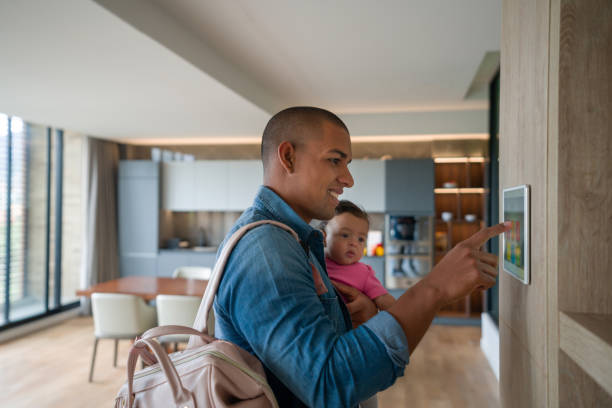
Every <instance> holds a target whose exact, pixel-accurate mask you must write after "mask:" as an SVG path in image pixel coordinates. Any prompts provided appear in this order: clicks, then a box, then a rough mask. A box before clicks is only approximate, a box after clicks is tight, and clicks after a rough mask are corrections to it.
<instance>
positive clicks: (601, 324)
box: [559, 313, 612, 395]
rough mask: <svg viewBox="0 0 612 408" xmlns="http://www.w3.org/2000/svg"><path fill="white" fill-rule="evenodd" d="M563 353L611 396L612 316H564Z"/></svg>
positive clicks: (562, 317)
mask: <svg viewBox="0 0 612 408" xmlns="http://www.w3.org/2000/svg"><path fill="white" fill-rule="evenodd" d="M559 343H560V345H561V350H562V351H563V352H565V354H567V355H568V356H569V357H570V358H571V359H572V360H574V362H575V363H576V364H577V365H578V366H579V367H580V368H582V370H583V371H584V372H586V373H587V374H588V375H590V376H591V377H592V378H593V379H594V380H595V382H597V383H598V384H599V386H601V387H602V388H603V389H604V390H606V391H607V392H608V393H609V394H610V395H612V315H596V314H589V313H561V318H560V339H559Z"/></svg>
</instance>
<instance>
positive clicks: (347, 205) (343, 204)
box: [335, 200, 370, 225]
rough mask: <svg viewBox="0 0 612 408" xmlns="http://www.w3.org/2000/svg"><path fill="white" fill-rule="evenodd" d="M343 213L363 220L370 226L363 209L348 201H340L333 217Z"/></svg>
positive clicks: (368, 218)
mask: <svg viewBox="0 0 612 408" xmlns="http://www.w3.org/2000/svg"><path fill="white" fill-rule="evenodd" d="M344 213H349V214H352V215H354V216H355V217H357V218H361V219H364V220H366V221H367V222H368V225H370V217H368V213H367V212H366V211H365V210H364V209H363V208H361V207H359V206H358V205H357V204H354V203H353V202H351V201H349V200H340V202H339V203H338V206H337V207H336V210H335V215H340V214H344Z"/></svg>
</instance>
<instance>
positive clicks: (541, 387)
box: [499, 0, 549, 407]
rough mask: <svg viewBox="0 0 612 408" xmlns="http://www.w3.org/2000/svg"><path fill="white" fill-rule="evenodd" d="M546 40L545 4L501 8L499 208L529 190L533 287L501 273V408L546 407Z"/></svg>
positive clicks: (523, 1)
mask: <svg viewBox="0 0 612 408" xmlns="http://www.w3.org/2000/svg"><path fill="white" fill-rule="evenodd" d="M548 35H549V1H548V0H537V1H531V0H520V1H516V0H505V1H503V5H502V44H501V73H500V81H501V89H500V139H499V141H500V149H499V150H500V193H499V194H500V206H501V197H502V192H501V190H502V189H504V188H508V187H513V186H518V185H521V184H528V185H530V186H531V233H530V241H531V247H530V253H531V264H530V267H531V284H530V285H523V284H522V283H521V282H519V281H518V280H516V279H514V278H513V277H511V276H510V275H509V274H507V273H506V272H504V271H503V270H500V300H499V303H500V354H501V369H500V388H501V391H500V395H501V401H502V406H505V407H518V406H533V407H536V406H537V407H543V406H546V404H547V397H546V394H547V381H546V376H545V375H544V374H543V373H545V372H546V369H547V324H546V321H547V293H548V282H547V273H548V264H547V261H548V260H547V247H546V236H547V225H548V211H547V171H548V167H547V166H548V163H547V143H548V127H547V122H548V68H549V60H548V51H549V49H548V39H549V38H548ZM500 214H502V212H501V208H500ZM500 263H501V262H500ZM500 269H501V268H500ZM502 327H503V329H502ZM509 335H511V336H512V337H511V338H510V337H508V336H509ZM521 388H524V389H525V390H526V391H527V392H522V391H519V390H520V389H521ZM521 394H524V395H521ZM517 400H520V401H521V402H526V401H527V402H530V404H522V403H519V401H517Z"/></svg>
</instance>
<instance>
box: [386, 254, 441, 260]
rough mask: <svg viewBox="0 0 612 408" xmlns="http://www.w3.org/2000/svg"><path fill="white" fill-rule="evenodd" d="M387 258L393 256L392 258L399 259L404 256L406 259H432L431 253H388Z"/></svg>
mask: <svg viewBox="0 0 612 408" xmlns="http://www.w3.org/2000/svg"><path fill="white" fill-rule="evenodd" d="M387 258H392V259H399V258H404V259H410V258H414V259H428V260H429V259H431V255H430V254H387Z"/></svg>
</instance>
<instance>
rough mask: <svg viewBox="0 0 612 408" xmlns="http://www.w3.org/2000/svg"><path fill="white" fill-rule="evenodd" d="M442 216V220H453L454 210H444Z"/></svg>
mask: <svg viewBox="0 0 612 408" xmlns="http://www.w3.org/2000/svg"><path fill="white" fill-rule="evenodd" d="M441 217H442V220H443V221H446V222H449V221H450V220H452V219H453V213H452V212H450V211H444V212H443V213H442V214H441Z"/></svg>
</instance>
